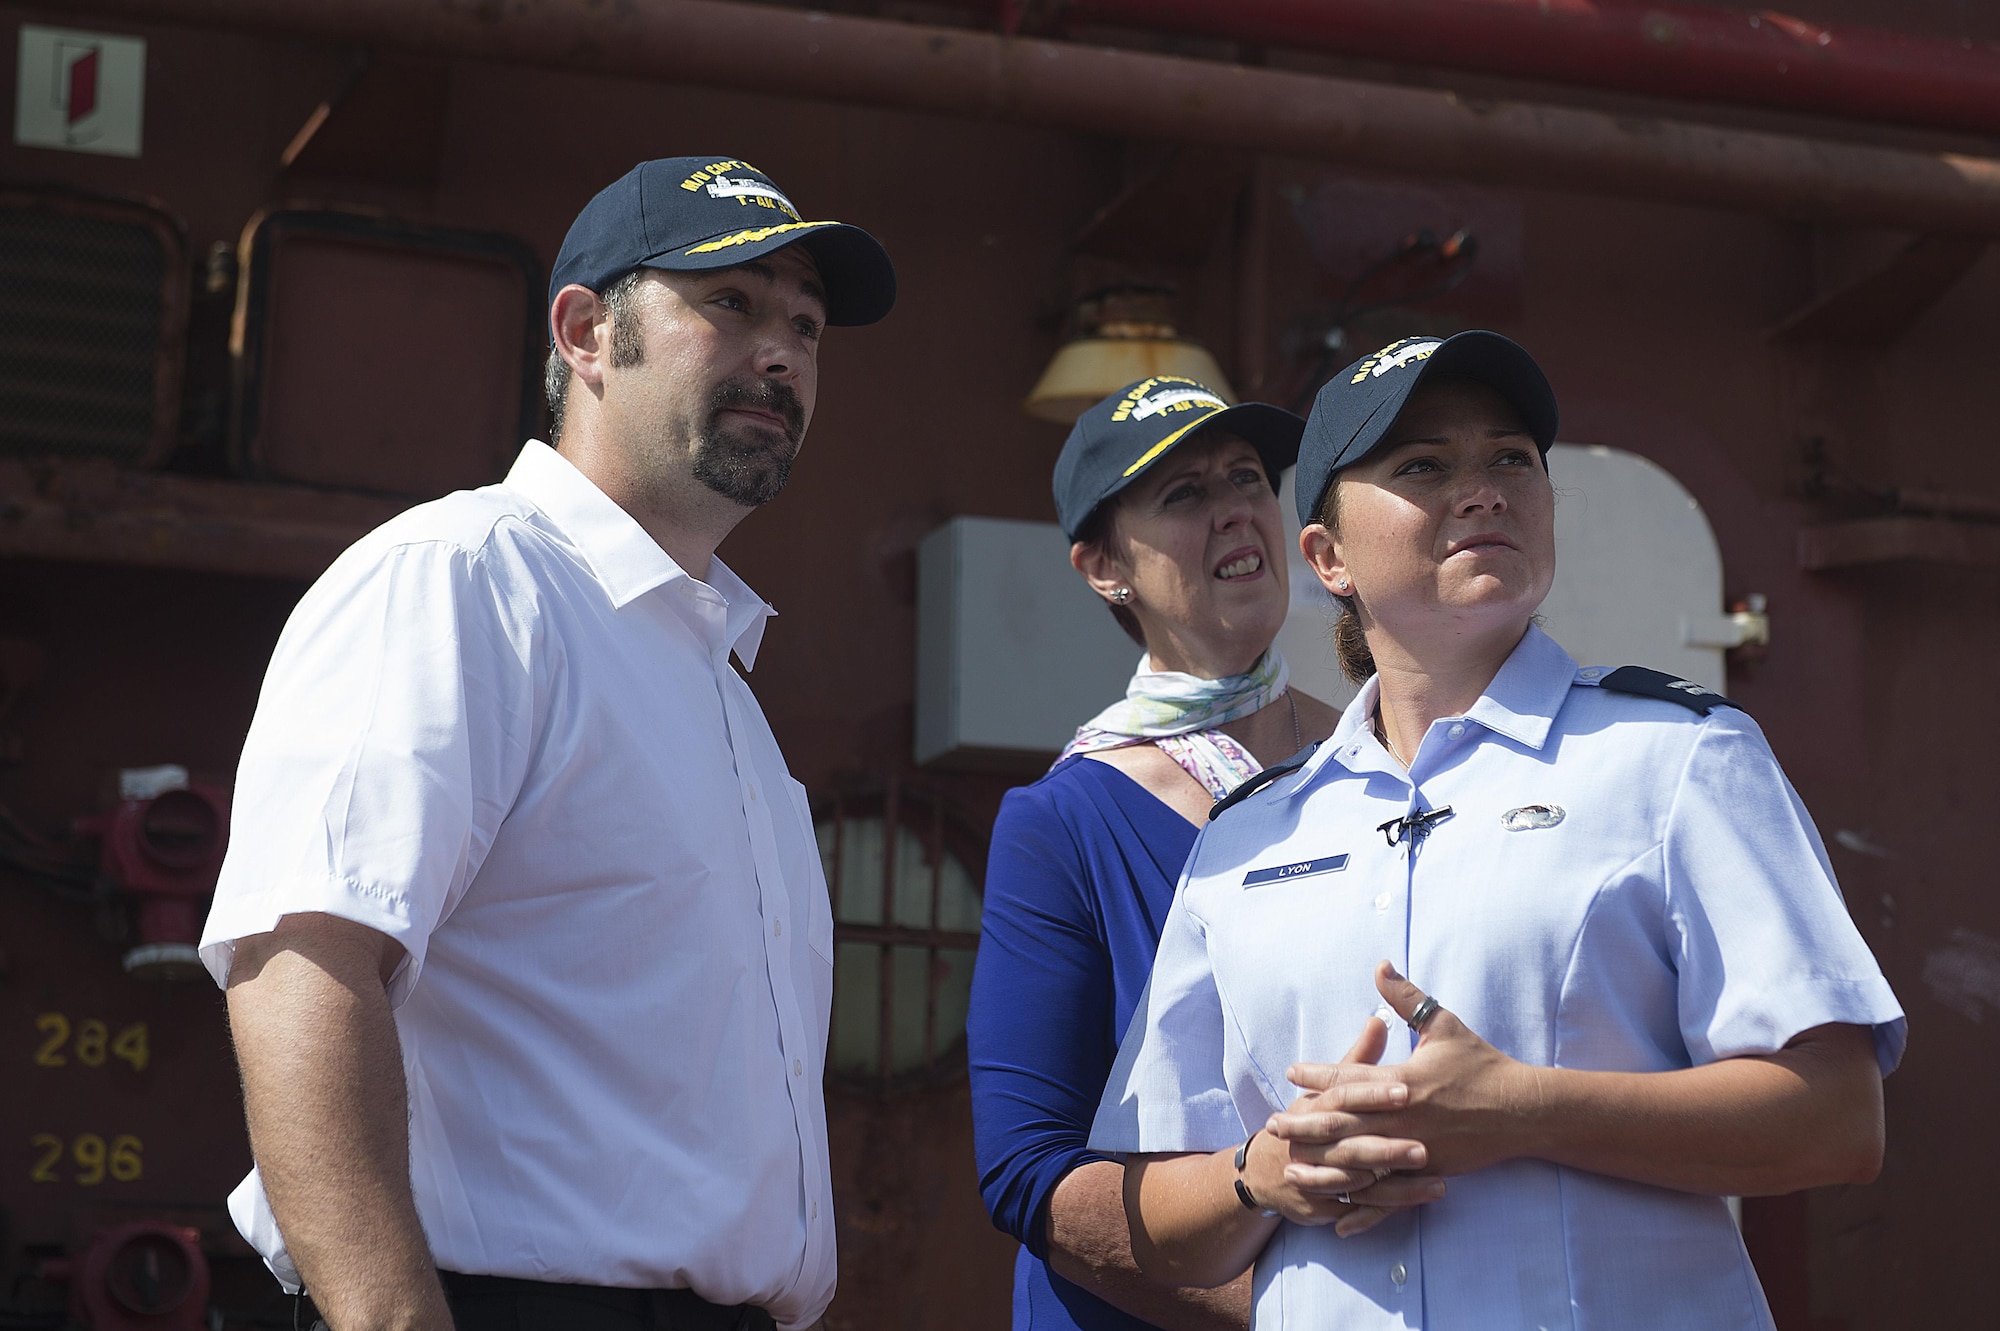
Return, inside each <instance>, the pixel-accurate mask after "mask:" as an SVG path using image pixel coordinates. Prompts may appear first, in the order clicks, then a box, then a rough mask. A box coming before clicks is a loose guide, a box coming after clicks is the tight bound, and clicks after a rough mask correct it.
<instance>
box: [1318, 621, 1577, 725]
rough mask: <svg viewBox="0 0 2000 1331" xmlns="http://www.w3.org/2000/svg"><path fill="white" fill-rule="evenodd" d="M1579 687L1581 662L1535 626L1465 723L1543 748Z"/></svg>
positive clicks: (1524, 637) (1494, 678)
mask: <svg viewBox="0 0 2000 1331" xmlns="http://www.w3.org/2000/svg"><path fill="white" fill-rule="evenodd" d="M1575 682H1576V661H1575V660H1574V659H1573V658H1572V657H1571V656H1570V654H1569V653H1568V652H1566V651H1564V650H1563V648H1562V644H1561V643H1559V642H1557V641H1556V640H1555V639H1554V638H1551V637H1550V636H1549V635H1548V634H1546V633H1544V632H1542V631H1541V629H1540V628H1539V627H1537V626H1536V625H1534V624H1530V625H1528V631H1527V632H1526V633H1524V634H1523V635H1521V641H1520V642H1519V643H1517V644H1515V646H1514V650H1513V652H1512V653H1510V654H1509V655H1508V657H1507V663H1506V664H1505V665H1503V666H1501V667H1500V673H1499V674H1497V675H1495V676H1494V677H1493V682H1492V683H1491V684H1488V685H1487V686H1486V692H1484V693H1482V694H1481V695H1480V696H1479V701H1478V702H1476V703H1474V704H1472V706H1471V707H1469V708H1467V709H1466V713H1465V718H1466V720H1468V721H1477V722H1478V723H1479V724H1480V725H1482V726H1485V727H1486V728H1487V729H1488V730H1491V731H1493V732H1494V733H1496V734H1500V735H1505V736H1506V737H1507V738H1508V739H1511V740H1513V741H1514V742H1515V743H1516V744H1525V745H1526V746H1527V747H1529V748H1531V749H1540V748H1541V747H1542V745H1543V744H1544V743H1546V742H1547V741H1548V737H1549V727H1550V725H1552V724H1554V722H1555V719H1556V713H1557V712H1558V711H1560V710H1561V708H1562V705H1563V702H1564V700H1565V699H1567V698H1568V697H1569V690H1570V686H1571V685H1572V684H1574V683H1575ZM1343 719H1344V718H1343Z"/></svg>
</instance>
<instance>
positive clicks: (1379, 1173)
mask: <svg viewBox="0 0 2000 1331" xmlns="http://www.w3.org/2000/svg"><path fill="white" fill-rule="evenodd" d="M1395 1172H1396V1171H1395V1170H1393V1169H1382V1168H1379V1167H1378V1168H1377V1169H1376V1170H1375V1181H1376V1182H1377V1183H1380V1182H1381V1181H1382V1180H1383V1179H1385V1178H1387V1177H1389V1175H1391V1174H1393V1173H1395Z"/></svg>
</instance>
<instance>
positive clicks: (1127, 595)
mask: <svg viewBox="0 0 2000 1331" xmlns="http://www.w3.org/2000/svg"><path fill="white" fill-rule="evenodd" d="M1131 599H1132V589H1131V588H1130V587H1120V588H1119V589H1118V590H1117V591H1115V592H1113V593H1111V603H1112V604H1113V605H1124V604H1125V603H1126V602H1127V601H1129V600H1131Z"/></svg>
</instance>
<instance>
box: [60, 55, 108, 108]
mask: <svg viewBox="0 0 2000 1331" xmlns="http://www.w3.org/2000/svg"><path fill="white" fill-rule="evenodd" d="M72 49H73V48H72ZM101 54H102V53H101V52H100V51H99V49H98V48H97V47H95V46H86V47H85V48H83V54H82V55H80V56H78V57H77V58H76V59H75V60H74V61H72V62H71V64H70V67H69V80H68V82H69V88H68V89H67V91H68V93H69V95H68V96H67V97H65V98H64V99H63V101H64V107H63V110H64V112H65V113H66V118H67V119H68V121H69V123H70V124H71V125H72V126H74V125H75V124H76V122H77V121H79V120H81V119H83V118H84V117H85V116H87V115H89V114H90V113H91V112H92V111H95V110H96V109H97V66H98V62H99V58H100V56H101Z"/></svg>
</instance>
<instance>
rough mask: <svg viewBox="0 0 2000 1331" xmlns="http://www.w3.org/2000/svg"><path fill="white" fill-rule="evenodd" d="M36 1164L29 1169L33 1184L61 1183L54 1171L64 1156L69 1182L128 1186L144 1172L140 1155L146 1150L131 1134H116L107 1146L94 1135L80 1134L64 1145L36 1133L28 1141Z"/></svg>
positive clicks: (46, 1134) (59, 1141)
mask: <svg viewBox="0 0 2000 1331" xmlns="http://www.w3.org/2000/svg"><path fill="white" fill-rule="evenodd" d="M29 1144H30V1145H32V1146H33V1147H34V1151H35V1162H34V1164H33V1165H31V1166H30V1167H29V1169H28V1179H29V1181H30V1182H33V1183H60V1182H62V1177H61V1175H60V1174H58V1173H57V1169H58V1168H59V1167H60V1166H61V1164H62V1162H63V1157H64V1156H65V1155H67V1156H68V1157H69V1159H70V1163H71V1165H72V1166H73V1167H74V1172H73V1173H72V1174H71V1175H70V1182H72V1183H75V1184H77V1185H78V1186H79V1187H85V1188H94V1187H96V1186H97V1185H98V1184H100V1183H102V1182H104V1181H105V1180H106V1179H107V1178H108V1179H110V1180H111V1181H112V1182H113V1183H130V1182H132V1181H133V1180H134V1179H137V1178H138V1177H139V1176H140V1175H142V1174H143V1173H145V1162H144V1160H143V1158H142V1156H141V1154H140V1153H141V1152H142V1151H143V1150H144V1149H145V1147H144V1146H143V1145H142V1144H141V1142H140V1141H139V1139H138V1138H137V1137H134V1136H132V1135H131V1134H130V1133H123V1132H121V1133H119V1134H118V1135H117V1136H115V1137H113V1138H112V1139H111V1141H110V1142H109V1143H108V1144H107V1143H106V1142H105V1140H104V1138H102V1137H100V1136H98V1135H97V1134H96V1133H94V1132H85V1133H81V1134H79V1135H78V1136H75V1137H72V1138H71V1139H70V1140H69V1141H67V1142H65V1141H64V1140H63V1139H62V1138H60V1137H58V1136H56V1135H55V1134H54V1133H53V1132H38V1133H36V1134H35V1135H34V1136H33V1137H31V1138H30V1139H29Z"/></svg>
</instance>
